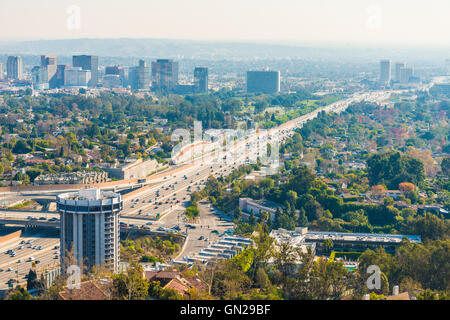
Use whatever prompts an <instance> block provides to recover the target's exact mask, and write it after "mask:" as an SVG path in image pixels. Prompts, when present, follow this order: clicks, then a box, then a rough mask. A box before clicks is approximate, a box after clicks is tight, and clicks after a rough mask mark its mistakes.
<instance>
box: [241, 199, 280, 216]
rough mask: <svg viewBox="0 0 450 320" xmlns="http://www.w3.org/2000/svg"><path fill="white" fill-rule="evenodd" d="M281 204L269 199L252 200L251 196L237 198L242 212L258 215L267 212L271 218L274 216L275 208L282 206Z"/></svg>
mask: <svg viewBox="0 0 450 320" xmlns="http://www.w3.org/2000/svg"><path fill="white" fill-rule="evenodd" d="M282 207H283V206H282V205H280V204H278V203H275V202H272V201H269V200H253V199H251V198H239V209H241V210H242V211H243V212H246V213H251V211H252V210H253V213H254V214H255V215H256V216H259V215H260V214H261V213H262V212H267V214H270V215H271V218H272V219H274V218H275V213H276V212H277V208H282Z"/></svg>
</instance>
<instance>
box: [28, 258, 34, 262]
mask: <svg viewBox="0 0 450 320" xmlns="http://www.w3.org/2000/svg"><path fill="white" fill-rule="evenodd" d="M33 260H35V258H34V257H29V258H28V260H27V261H28V262H31V261H33Z"/></svg>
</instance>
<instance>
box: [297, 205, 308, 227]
mask: <svg viewBox="0 0 450 320" xmlns="http://www.w3.org/2000/svg"><path fill="white" fill-rule="evenodd" d="M297 224H298V225H299V226H300V227H306V225H307V224H308V218H307V217H306V212H305V209H303V208H301V209H300V214H299V216H298V223H297Z"/></svg>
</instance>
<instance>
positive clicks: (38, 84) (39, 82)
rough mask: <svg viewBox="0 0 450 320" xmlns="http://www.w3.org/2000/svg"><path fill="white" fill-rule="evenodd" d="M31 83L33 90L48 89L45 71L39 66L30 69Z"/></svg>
mask: <svg viewBox="0 0 450 320" xmlns="http://www.w3.org/2000/svg"><path fill="white" fill-rule="evenodd" d="M31 81H32V83H33V89H36V90H44V89H48V88H49V83H48V73H47V69H46V68H44V67H39V66H36V67H33V69H31Z"/></svg>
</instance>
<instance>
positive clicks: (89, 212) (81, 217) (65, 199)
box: [56, 189, 123, 272]
mask: <svg viewBox="0 0 450 320" xmlns="http://www.w3.org/2000/svg"><path fill="white" fill-rule="evenodd" d="M56 203H57V208H58V211H59V212H60V215H61V219H60V223H61V224H60V229H61V231H60V241H61V255H60V257H61V266H62V267H63V268H65V267H67V266H66V265H65V264H66V263H67V262H69V261H70V259H71V258H72V257H73V259H74V261H70V263H76V264H77V265H78V266H79V267H84V268H85V269H82V270H84V271H87V270H89V269H91V268H92V267H93V266H96V265H97V266H105V267H106V268H108V269H109V270H111V271H113V272H117V271H118V268H119V255H120V247H119V240H120V234H119V215H120V211H121V210H122V208H123V201H122V196H121V195H120V194H117V193H114V192H111V191H101V190H100V189H81V190H80V191H78V192H68V193H63V194H59V195H57V196H56ZM72 254H73V255H72Z"/></svg>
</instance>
